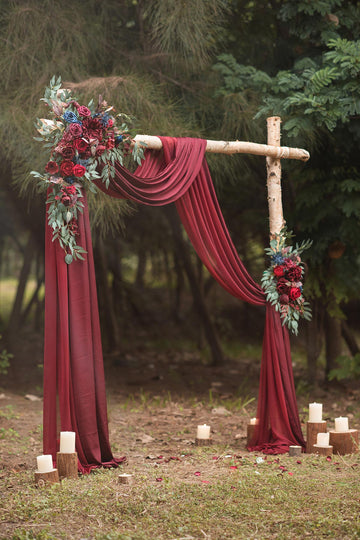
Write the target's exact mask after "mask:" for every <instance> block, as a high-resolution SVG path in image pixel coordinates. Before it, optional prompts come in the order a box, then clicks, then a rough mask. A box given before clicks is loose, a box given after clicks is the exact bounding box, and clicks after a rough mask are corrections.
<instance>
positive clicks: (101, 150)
mask: <svg viewBox="0 0 360 540" xmlns="http://www.w3.org/2000/svg"><path fill="white" fill-rule="evenodd" d="M105 150H106V146H104V145H103V144H99V145H98V147H97V148H96V155H97V156H101V155H102V154H103V153H104V152H105Z"/></svg>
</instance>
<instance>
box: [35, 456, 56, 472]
mask: <svg viewBox="0 0 360 540" xmlns="http://www.w3.org/2000/svg"><path fill="white" fill-rule="evenodd" d="M36 461H37V468H38V471H39V472H42V473H46V472H50V471H52V470H53V469H54V465H53V459H52V455H51V454H45V455H44V456H38V457H37V458H36Z"/></svg>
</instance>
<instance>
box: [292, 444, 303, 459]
mask: <svg viewBox="0 0 360 540" xmlns="http://www.w3.org/2000/svg"><path fill="white" fill-rule="evenodd" d="M301 452H302V447H301V446H295V445H292V446H289V456H290V457H297V456H301Z"/></svg>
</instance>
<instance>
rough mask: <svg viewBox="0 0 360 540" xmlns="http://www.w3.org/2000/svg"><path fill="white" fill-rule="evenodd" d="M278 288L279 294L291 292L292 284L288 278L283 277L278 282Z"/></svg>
mask: <svg viewBox="0 0 360 540" xmlns="http://www.w3.org/2000/svg"><path fill="white" fill-rule="evenodd" d="M276 290H277V292H278V293H279V294H289V290H290V286H289V282H288V280H287V279H286V278H284V277H281V278H280V279H279V280H278V282H277V285H276Z"/></svg>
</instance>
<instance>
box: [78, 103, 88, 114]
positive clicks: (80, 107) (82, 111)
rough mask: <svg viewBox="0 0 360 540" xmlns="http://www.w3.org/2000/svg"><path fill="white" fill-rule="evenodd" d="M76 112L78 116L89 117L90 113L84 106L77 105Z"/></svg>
mask: <svg viewBox="0 0 360 540" xmlns="http://www.w3.org/2000/svg"><path fill="white" fill-rule="evenodd" d="M77 112H78V113H79V116H91V111H90V109H88V108H87V107H85V106H84V105H79V107H78V108H77Z"/></svg>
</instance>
